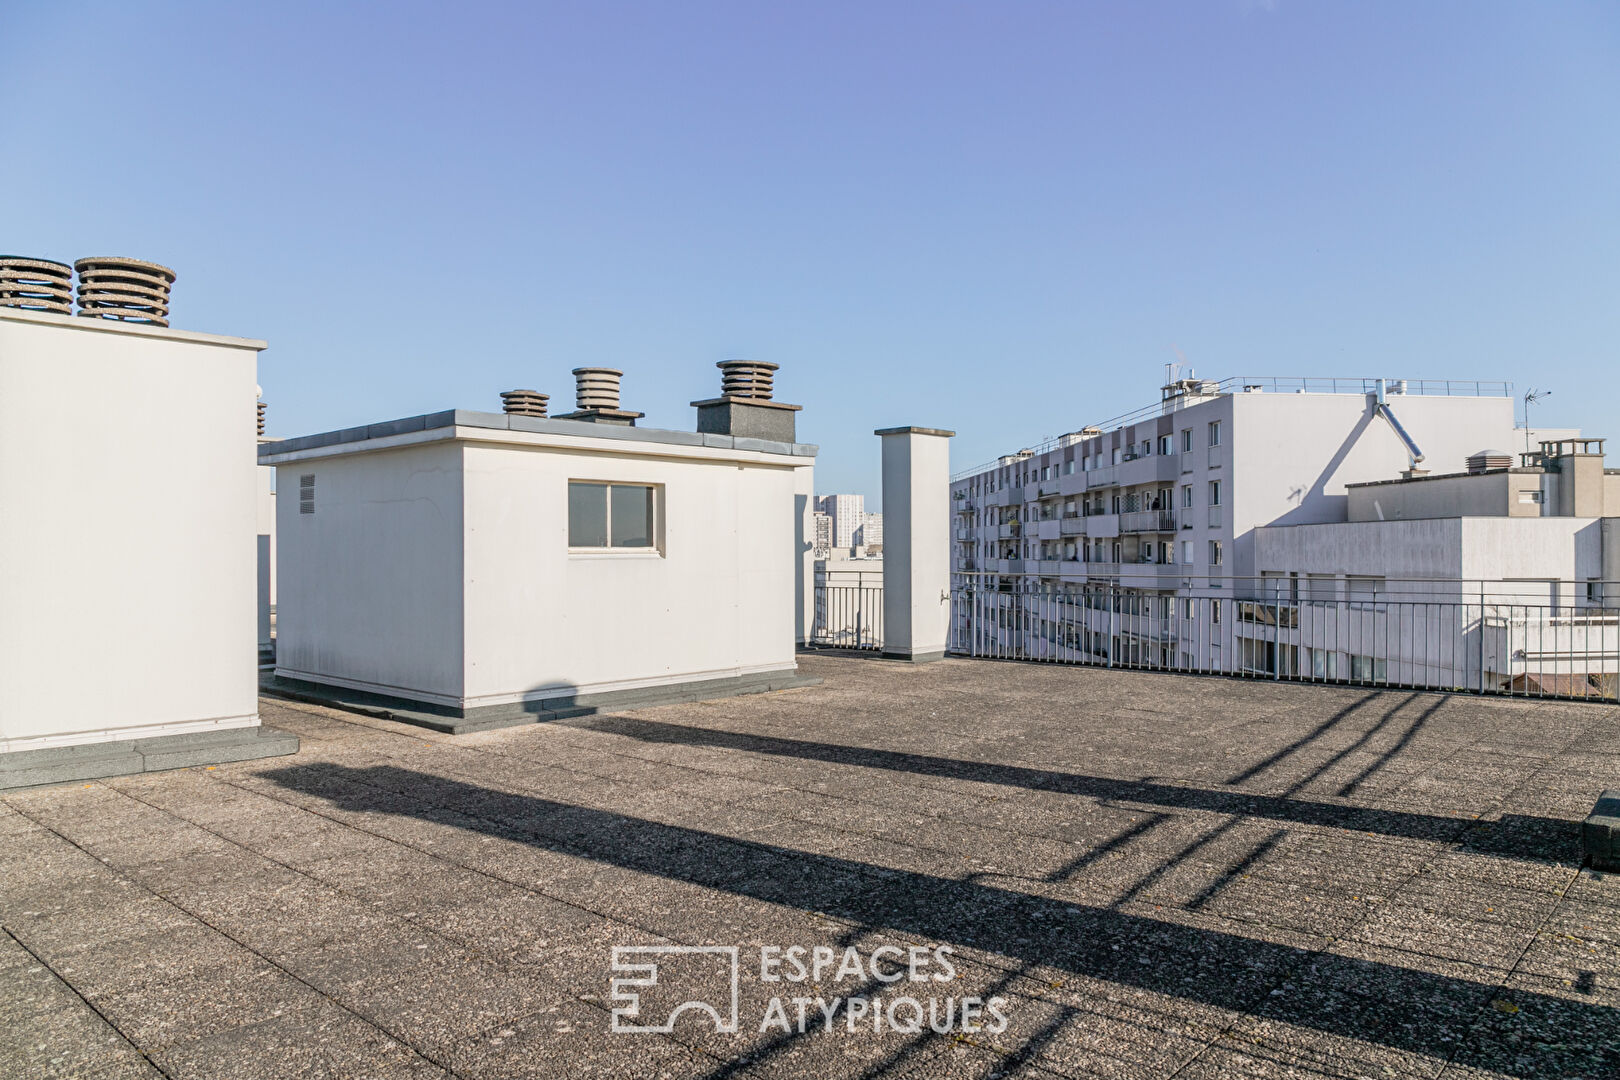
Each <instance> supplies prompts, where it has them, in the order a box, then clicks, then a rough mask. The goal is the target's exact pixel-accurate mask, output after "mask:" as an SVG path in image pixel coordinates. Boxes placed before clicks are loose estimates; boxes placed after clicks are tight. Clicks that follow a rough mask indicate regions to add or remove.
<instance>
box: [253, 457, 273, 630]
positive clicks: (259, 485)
mask: <svg viewBox="0 0 1620 1080" xmlns="http://www.w3.org/2000/svg"><path fill="white" fill-rule="evenodd" d="M253 471H254V493H253V499H254V503H253V506H254V516H255V517H256V519H257V521H258V526H257V530H258V547H257V553H258V575H259V581H258V589H259V618H258V626H259V648H261V649H265V648H268V647H269V646H270V641H271V638H270V609H271V608H272V607H273V606H275V602H276V494H275V492H274V491H273V490H272V488H273V486H274V484H275V477H276V470H275V469H272V468H271V467H269V466H268V465H260V466H258V467H256V468H255V469H254V470H253Z"/></svg>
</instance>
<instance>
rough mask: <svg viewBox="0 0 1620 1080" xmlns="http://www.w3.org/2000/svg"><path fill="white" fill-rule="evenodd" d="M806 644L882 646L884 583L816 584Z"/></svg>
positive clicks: (867, 647) (865, 647)
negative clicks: (812, 612) (813, 607)
mask: <svg viewBox="0 0 1620 1080" xmlns="http://www.w3.org/2000/svg"><path fill="white" fill-rule="evenodd" d="M809 644H810V645H813V646H818V647H820V648H831V649H881V648H882V647H883V583H882V579H881V578H879V579H878V581H877V583H876V584H873V583H871V582H868V581H857V582H850V583H842V582H826V581H817V582H816V583H815V611H814V616H813V619H812V621H811V624H810V637H809Z"/></svg>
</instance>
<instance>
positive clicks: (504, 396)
mask: <svg viewBox="0 0 1620 1080" xmlns="http://www.w3.org/2000/svg"><path fill="white" fill-rule="evenodd" d="M550 400H551V395H550V394H542V393H540V392H539V391H538V390H503V391H502V392H501V411H502V412H508V413H511V414H513V415H514V416H538V417H541V418H542V419H544V418H545V415H546V403H547V402H549V401H550Z"/></svg>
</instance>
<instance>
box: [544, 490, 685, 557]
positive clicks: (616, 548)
mask: <svg viewBox="0 0 1620 1080" xmlns="http://www.w3.org/2000/svg"><path fill="white" fill-rule="evenodd" d="M575 484H589V485H593V486H600V487H601V488H602V502H603V507H602V514H603V517H602V532H603V534H604V536H605V537H606V538H607V544H606V545H605V546H602V547H587V546H580V545H577V544H575V543H574V542H573V525H574V523H573V508H572V506H571V505H570V504H571V502H572V494H573V487H574V485H575ZM615 487H621V488H646V489H647V490H648V491H650V492H651V493H652V507H651V512H652V521H651V522H650V523H649V529H648V531H649V533H650V534H651V535H650V537H649V538H650V540H651V541H652V542H651V543H649V544H644V545H636V546H631V545H628V544H614V543H613V489H614V488H615ZM567 491H568V498H567V499H565V501H564V503H563V506H564V507H565V516H564V520H563V528H564V536H565V538H566V540H567V541H568V544H567V548H568V554H569V555H570V556H574V555H579V556H584V557H587V558H611V559H626V558H630V559H634V558H642V559H646V558H657V559H662V558H664V557H665V552H664V485H663V484H657V483H650V482H648V481H645V480H605V479H600V478H595V477H584V476H570V477H569V478H568V489H567Z"/></svg>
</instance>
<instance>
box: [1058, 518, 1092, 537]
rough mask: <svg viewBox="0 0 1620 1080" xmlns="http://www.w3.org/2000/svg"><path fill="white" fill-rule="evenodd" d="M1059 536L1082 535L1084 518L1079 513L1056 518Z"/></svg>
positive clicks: (1084, 529)
mask: <svg viewBox="0 0 1620 1080" xmlns="http://www.w3.org/2000/svg"><path fill="white" fill-rule="evenodd" d="M1058 521H1059V524H1058V535H1059V536H1083V535H1084V534H1085V531H1086V519H1085V518H1083V517H1081V516H1080V515H1079V514H1074V515H1072V516H1069V515H1065V516H1064V517H1062V518H1059V519H1058Z"/></svg>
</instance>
